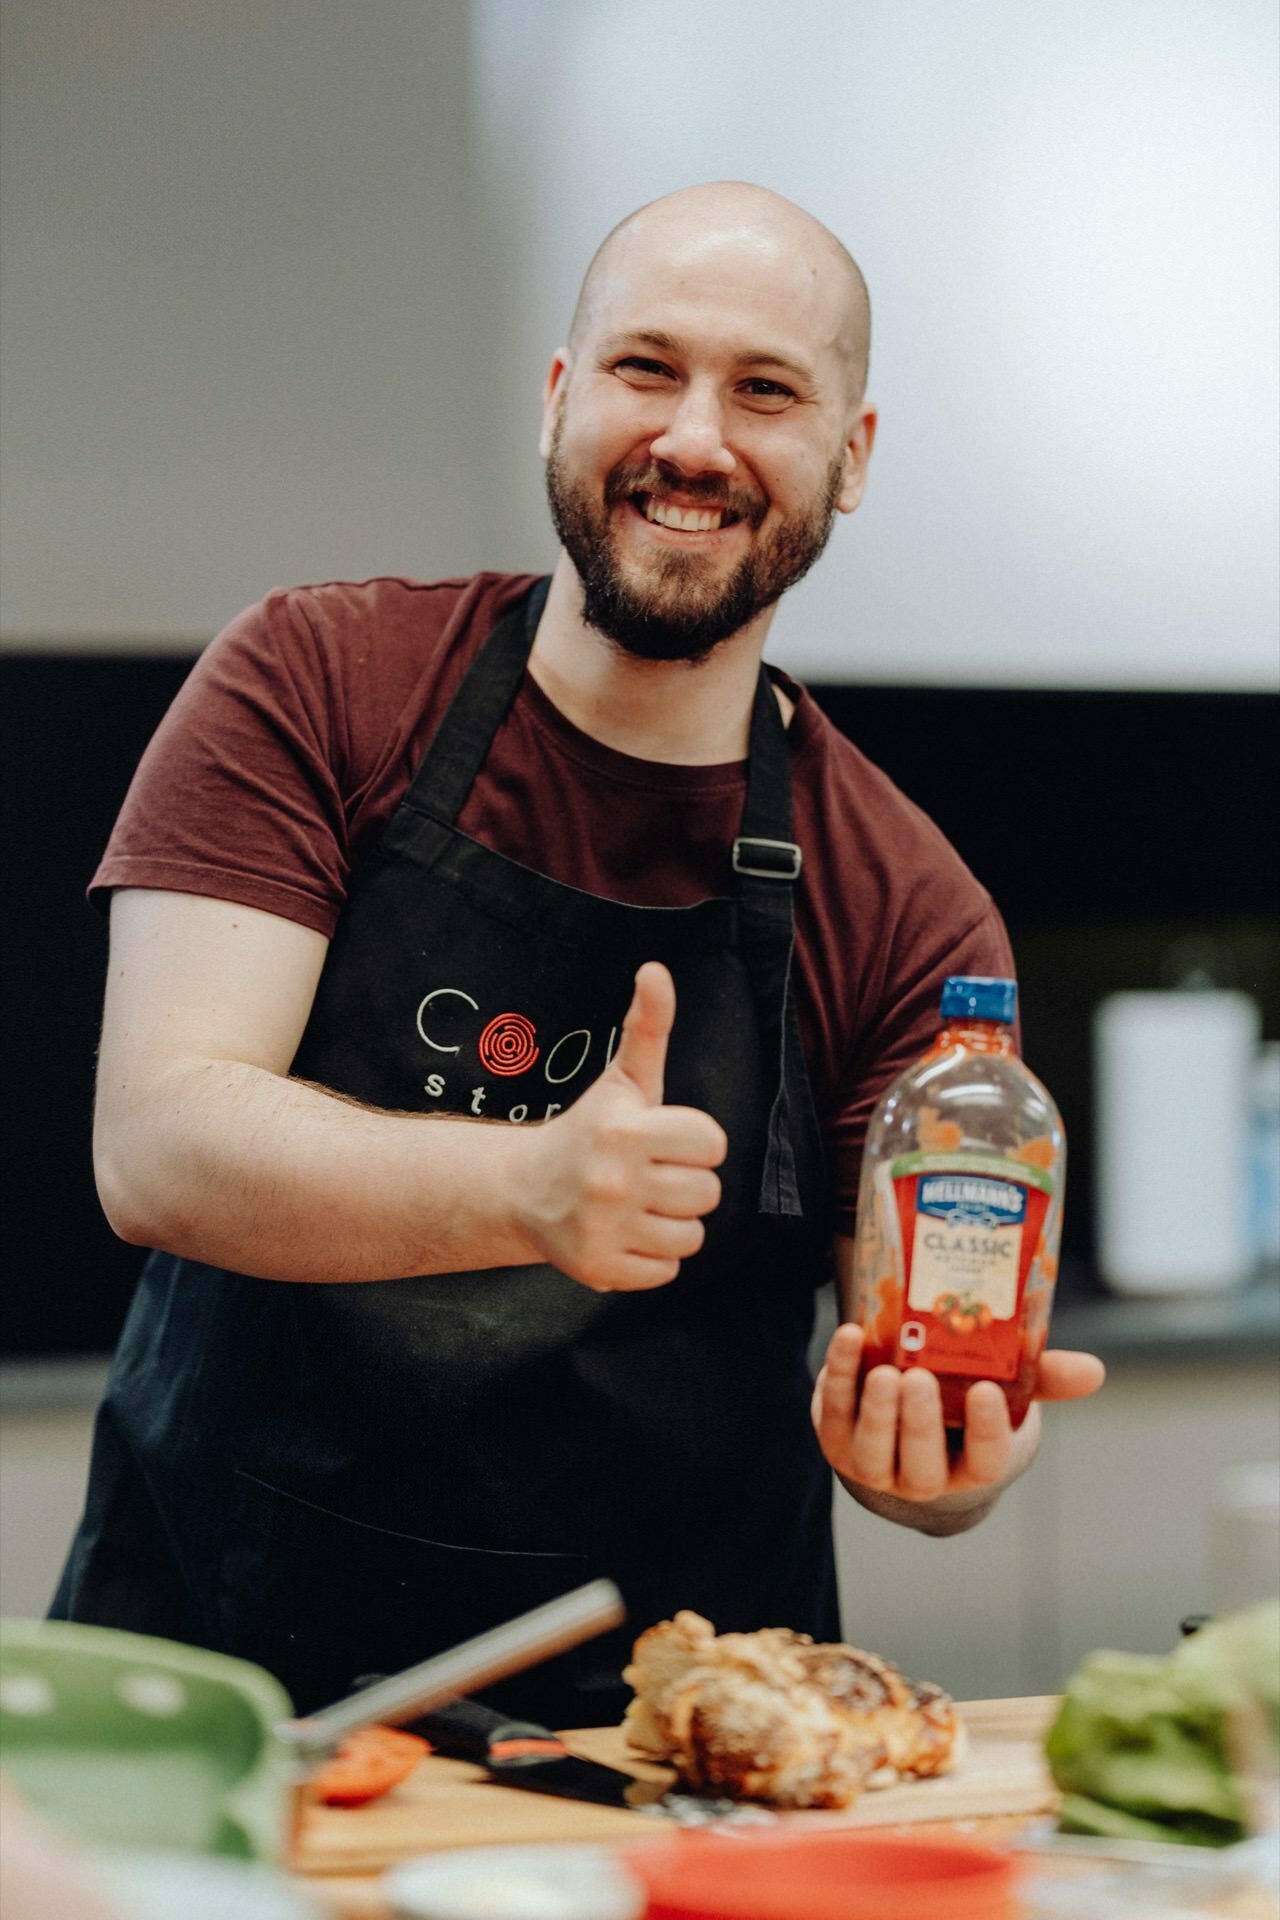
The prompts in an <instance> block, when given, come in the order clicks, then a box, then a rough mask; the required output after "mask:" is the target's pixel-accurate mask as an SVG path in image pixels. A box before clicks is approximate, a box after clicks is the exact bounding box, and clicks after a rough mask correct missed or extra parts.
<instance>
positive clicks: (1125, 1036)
mask: <svg viewBox="0 0 1280 1920" xmlns="http://www.w3.org/2000/svg"><path fill="white" fill-rule="evenodd" d="M1259 1029H1260V1021H1259V1014H1258V1007H1257V1003H1256V1002H1255V1001H1254V1000H1251V999H1250V997H1249V995H1248V994H1245V993H1226V992H1218V991H1213V990H1206V991H1203V992H1176V993H1116V994H1112V995H1110V996H1109V997H1108V998H1107V999H1106V1000H1104V1001H1103V1002H1102V1003H1101V1005H1100V1006H1099V1008H1098V1011H1097V1015H1096V1018H1095V1023H1094V1085H1095V1120H1096V1130H1095V1145H1096V1183H1097V1204H1098V1258H1099V1264H1100V1266H1101V1268H1102V1272H1103V1276H1104V1278H1105V1279H1106V1280H1107V1282H1108V1283H1109V1284H1110V1285H1111V1286H1113V1287H1114V1288H1116V1290H1117V1291H1118V1292H1122V1293H1186V1292H1190V1291H1193V1290H1198V1289H1207V1288H1217V1287H1230V1286H1234V1285H1236V1284H1238V1283H1239V1282H1240V1281H1242V1280H1244V1279H1246V1278H1247V1277H1248V1274H1249V1269H1250V1264H1251V1252H1250V1244H1249V1232H1248V1114H1249V1077H1250V1072H1251V1069H1252V1065H1253V1060H1254V1055H1255V1053H1256V1050H1257V1045H1258V1035H1259Z"/></svg>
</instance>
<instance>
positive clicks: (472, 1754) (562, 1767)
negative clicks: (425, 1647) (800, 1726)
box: [405, 1700, 776, 1827]
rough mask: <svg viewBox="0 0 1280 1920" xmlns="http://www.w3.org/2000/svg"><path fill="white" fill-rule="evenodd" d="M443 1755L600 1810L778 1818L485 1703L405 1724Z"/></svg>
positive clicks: (695, 1822) (704, 1820) (451, 1707)
mask: <svg viewBox="0 0 1280 1920" xmlns="http://www.w3.org/2000/svg"><path fill="white" fill-rule="evenodd" d="M405 1726H406V1731H407V1732H409V1733H417V1734H421V1735H422V1737H423V1739H424V1740H428V1741H430V1743H431V1746H432V1748H433V1749H434V1751H435V1752H436V1753H442V1754H448V1755H450V1756H452V1757H453V1758H455V1759H459V1760H475V1761H478V1762H479V1764H480V1765H481V1766H483V1767H487V1768H488V1770H489V1772H490V1773H491V1774H492V1775H493V1777H494V1780H495V1781H497V1782H500V1783H501V1784H502V1785H503V1786H504V1787H525V1788H527V1789H528V1790H529V1791H530V1792H532V1793H549V1794H553V1795H556V1796H558V1797H559V1798H562V1799H566V1800H586V1801H589V1802H590V1803H591V1804H592V1805H593V1806H597V1807H621V1808H622V1809H624V1810H625V1811H628V1812H632V1813H642V1814H650V1815H657V1816H659V1817H661V1818H665V1819H669V1820H675V1821H676V1822H678V1824H679V1825H680V1826H682V1827H702V1826H710V1825H713V1824H714V1825H717V1826H721V1825H725V1824H728V1825H732V1826H744V1827H745V1826H750V1827H758V1826H772V1825H773V1823H774V1821H775V1818H776V1816H775V1815H774V1814H772V1813H770V1812H768V1810H767V1809H766V1808H764V1807H756V1806H742V1805H740V1804H739V1803H738V1802H737V1801H736V1800H722V1799H717V1800H711V1799H707V1798H705V1797H703V1796H702V1795H699V1794H692V1793H679V1792H675V1791H673V1790H672V1789H671V1788H669V1787H666V1786H664V1785H663V1783H662V1782H661V1781H660V1780H638V1779H637V1778H636V1776H635V1775H634V1774H632V1773H624V1772H623V1770H622V1769H621V1768H620V1767H609V1766H606V1765H605V1764H604V1762H603V1761H602V1760H587V1759H585V1758H584V1757H583V1756H582V1755H581V1754H579V1753H571V1752H570V1750H569V1748H568V1747H567V1746H566V1745H565V1743H564V1741H563V1740H562V1739H561V1738H560V1735H559V1734H558V1733H553V1732H552V1731H551V1729H550V1727H542V1726H539V1725H538V1724H537V1723H536V1721H533V1720H513V1719H511V1717H510V1716H509V1715H508V1714H505V1713H498V1712H497V1711H496V1710H495V1709H494V1708H493V1707H486V1706H482V1705H481V1703H480V1702H479V1701H478V1700H449V1701H446V1702H445V1703H444V1704H443V1705H442V1706H438V1707H434V1708H433V1709H432V1710H431V1712H429V1713H424V1714H420V1715H419V1716H418V1718H417V1719H415V1720H410V1721H408V1722H406V1723H405Z"/></svg>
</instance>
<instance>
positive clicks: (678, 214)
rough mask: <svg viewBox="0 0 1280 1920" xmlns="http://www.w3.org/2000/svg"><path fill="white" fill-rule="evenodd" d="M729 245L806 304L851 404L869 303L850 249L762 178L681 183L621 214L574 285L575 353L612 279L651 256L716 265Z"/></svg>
mask: <svg viewBox="0 0 1280 1920" xmlns="http://www.w3.org/2000/svg"><path fill="white" fill-rule="evenodd" d="M731 251H734V252H736V254H737V255H738V257H739V258H741V257H742V256H743V254H744V253H745V254H746V255H747V256H748V257H754V259H755V261H756V262H757V264H758V269H759V271H760V272H761V273H770V274H773V275H776V276H780V277H783V278H785V279H786V281H787V282H788V283H789V284H791V285H793V286H794V289H795V293H796V297H797V299H803V300H805V301H806V302H807V303H808V304H809V305H810V306H811V307H812V308H813V310H814V313H815V316H816V319H817V324H818V325H819V327H820V329H821V331H822V332H823V333H824V334H826V335H828V336H829V344H830V346H831V347H832V348H833V350H834V351H835V352H836V353H837V354H838V356H839V359H840V361H841V363H842V365H843V366H844V369H845V376H846V380H847V383H848V390H849V402H850V405H851V406H857V405H858V404H859V403H860V401H861V400H862V396H863V393H864V392H865V390H866V384H867V362H868V356H869V353H870V345H871V303H870V300H869V298H868V294H867V283H866V281H865V280H864V279H863V277H862V272H861V269H860V268H859V266H858V263H857V261H856V260H855V259H854V258H853V255H852V254H851V253H850V252H849V251H848V249H847V248H846V247H844V246H843V245H842V244H841V242H840V241H839V240H837V239H836V236H835V235H834V234H833V233H832V232H831V231H830V229H829V228H827V227H824V226H823V224H822V222H821V221H820V220H815V219H814V217H813V215H812V214H810V213H806V212H805V211H804V208H803V207H798V206H796V205H795V204H794V202H793V201H790V200H784V199H783V197H782V195H781V194H778V193H773V192H771V191H770V190H769V188H767V187H756V186H750V185H748V184H747V183H746V182H744V181H739V180H723V181H716V182H712V183H710V184H708V185H705V186H696V187H682V188H681V189H680V190H679V191H678V192H676V193H669V194H666V195H664V196H663V198H662V199H660V200H651V201H649V202H648V204H647V205H646V206H643V207H639V208H638V209H637V210H636V212H634V213H630V214H628V215H627V217H626V219H625V220H621V221H619V223H618V225H617V226H616V227H614V228H613V230H612V231H611V232H610V233H608V234H607V235H606V236H605V238H604V240H603V241H602V243H601V245H600V246H599V247H598V248H597V250H596V253H595V256H594V258H593V259H592V261H591V264H590V266H589V267H588V268H587V271H586V276H585V278H584V279H583V282H582V288H581V291H580V292H579V294H578V303H577V306H576V307H575V308H574V314H573V322H572V325H571V327H570V331H569V346H570V348H571V349H572V350H573V351H574V352H576V351H577V350H578V348H579V347H580V345H581V343H582V341H583V339H584V338H585V336H586V335H587V334H588V333H590V332H591V330H592V329H593V327H594V326H595V324H596V322H597V320H598V319H599V318H600V316H601V314H602V311H603V310H604V309H605V308H606V307H607V305H608V304H609V301H610V298H611V296H612V294H613V292H614V290H615V288H616V286H617V284H618V282H619V281H621V282H622V283H623V284H627V283H635V282H637V281H641V282H642V281H643V278H644V276H645V272H646V265H647V263H648V262H650V261H652V260H653V259H654V258H660V259H661V260H662V261H663V262H664V264H672V263H674V264H676V265H679V264H681V263H682V262H683V263H686V264H687V266H688V268H689V270H690V271H691V272H701V273H703V274H706V273H708V272H715V270H716V265H717V260H718V258H720V257H725V256H728V254H729V253H730V252H731Z"/></svg>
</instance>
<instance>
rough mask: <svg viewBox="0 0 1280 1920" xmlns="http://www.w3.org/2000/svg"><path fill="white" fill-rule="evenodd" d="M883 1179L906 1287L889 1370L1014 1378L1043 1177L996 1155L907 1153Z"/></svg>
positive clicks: (1045, 1187)
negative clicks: (892, 1208)
mask: <svg viewBox="0 0 1280 1920" xmlns="http://www.w3.org/2000/svg"><path fill="white" fill-rule="evenodd" d="M890 1179H891V1181H892V1186H893V1197H894V1203H895V1212H896V1216H897V1222H896V1224H897V1226H898V1229H899V1232H900V1234H901V1247H902V1261H903V1270H904V1280H905V1283H906V1284H905V1294H906V1301H905V1310H904V1313H903V1318H902V1325H901V1327H900V1328H899V1331H898V1351H897V1356H896V1363H897V1365H898V1366H900V1367H911V1366H917V1367H928V1368H929V1369H930V1371H931V1372H934V1373H960V1374H971V1375H973V1376H974V1377H979V1378H983V1379H989V1380H1013V1379H1015V1378H1016V1377H1017V1373H1018V1367H1019V1362H1020V1358H1021V1348H1022V1329H1021V1307H1022V1297H1023V1293H1024V1291H1025V1289H1026V1284H1027V1274H1028V1271H1029V1270H1030V1266H1031V1260H1032V1255H1033V1254H1034V1252H1035V1248H1036V1245H1037V1243H1038V1241H1039V1238H1040V1231H1041V1228H1042V1226H1043V1224H1044V1215H1045V1210H1046V1208H1047V1206H1048V1203H1049V1192H1050V1189H1051V1184H1052V1183H1051V1180H1050V1178H1049V1175H1048V1174H1047V1173H1046V1172H1045V1171H1043V1170H1042V1169H1040V1168H1037V1167H1031V1166H1027V1165H1026V1164H1024V1163H1023V1162H1022V1161H1017V1160H1014V1161H1010V1160H1005V1159H1002V1158H1000V1157H999V1156H998V1155H994V1154H991V1155H988V1154H973V1153H967V1154H941V1153H914V1154H907V1155H905V1156H904V1157H903V1158H902V1159H900V1160H895V1161H894V1163H893V1165H892V1167H891V1168H890Z"/></svg>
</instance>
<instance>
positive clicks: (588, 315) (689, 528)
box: [543, 187, 875, 660]
mask: <svg viewBox="0 0 1280 1920" xmlns="http://www.w3.org/2000/svg"><path fill="white" fill-rule="evenodd" d="M860 292H861V278H860V276H858V275H857V270H856V268H854V267H853V266H852V263H851V262H849V261H848V257H847V256H846V255H844V254H843V251H842V250H841V249H840V248H839V247H838V244H837V243H836V242H835V241H834V240H833V239H832V237H831V236H830V235H829V234H828V233H827V232H826V230H825V228H822V227H820V226H819V225H818V223H817V222H816V221H813V220H811V219H810V218H809V216H808V215H807V214H803V213H801V212H800V210H799V209H798V208H794V207H791V206H790V205H789V203H787V202H786V201H780V200H778V199H777V196H775V195H772V194H766V193H764V192H763V191H762V190H761V189H758V188H748V187H718V188H697V189H690V190H687V191H686V192H684V193H681V194H676V195H672V196H670V197H669V198H668V199H667V200H664V201H658V202H655V203H654V205H653V206H651V207H648V208H645V209H643V210H642V211H641V213H640V214H638V215H635V216H633V217H632V219H631V220H630V221H629V222H627V223H626V224H625V225H624V226H623V227H622V228H621V229H619V230H618V231H617V232H616V233H615V234H614V235H613V236H611V239H610V241H609V242H607V243H606V246H605V248H604V249H602V252H601V254H600V255H599V256H598V257H597V260H596V262H595V263H594V264H593V267H592V270H591V273H590V274H589V275H588V279H587V283H586V285H585V287H584V290H583V296H582V299H581V300H580V302H579V312H578V316H577V318H576V319H575V325H574V332H573V335H572V336H571V346H570V348H568V349H565V350H562V352H561V353H559V354H557V356H556V359H555V361H554V362H553V364H552V369H551V375H550V378H549V380H548V385H547V399H546V413H545V418H544V424H543V453H544V455H545V457H546V460H547V493H548V499H549V501H550V506H551V513H552V518H553V520H554V522H555V526H556V531H557V533H558V535H559V537H560V540H561V543H562V545H563V546H564V549H565V551H566V552H567V554H568V555H569V558H570V559H571V561H572V562H573V565H574V567H575V569H576V571H577V573H578V576H579V579H580V581H581V583H582V590H583V618H584V619H585V621H586V622H587V624H588V625H590V626H592V627H594V628H596V629H597V630H598V631H600V632H602V633H604V634H605V635H607V636H608V637H609V638H610V639H611V640H613V641H615V642H616V643H617V644H618V645H620V646H622V647H623V648H625V649H626V650H627V651H628V652H630V653H633V654H636V655H639V656H641V657H643V658H646V659H659V660H697V659H701V658H705V656H706V655H707V654H708V653H709V652H710V651H711V650H712V649H713V648H714V647H716V646H717V645H719V644H720V642H721V641H723V640H725V639H727V638H728V637H729V636H730V635H732V634H734V633H737V632H739V631H741V630H742V628H744V627H746V626H748V625H750V624H751V622H752V621H753V620H755V619H756V618H757V616H758V615H760V614H761V613H763V612H764V611H765V610H766V609H768V608H770V607H772V606H773V605H774V604H775V603H776V601H777V600H778V599H779V598H780V597H781V595H782V594H783V593H785V592H786V590H787V588H788V587H790V586H792V585H794V584H795V582H796V581H797V580H799V579H800V578H801V577H802V575H803V574H804V573H806V572H807V571H808V569H809V568H810V567H811V566H812V564H813V562H814V561H815V560H816V559H817V558H818V555H819V554H820V553H821V552H822V549H823V547H824V546H825V545H826V542H827V538H828V536H829V534H830V531H831V527H832V524H833V519H834V515H835V513H836V512H837V511H843V512H851V511H852V510H853V508H854V507H855V506H856V505H857V503H858V500H859V499H860V498H861V494H862V483H863V477H864V474H865V469H866V462H867V458H868V456H869V453H870V447H871V439H872V436H873V433H874V425H875V419H874V414H873V413H872V412H871V410H870V409H869V408H867V407H865V406H864V405H862V403H861V379H862V369H863V367H864V366H865V308H864V307H863V306H862V305H860V303H859V294H860ZM861 299H862V300H863V301H864V300H865V294H864V293H863V294H861Z"/></svg>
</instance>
